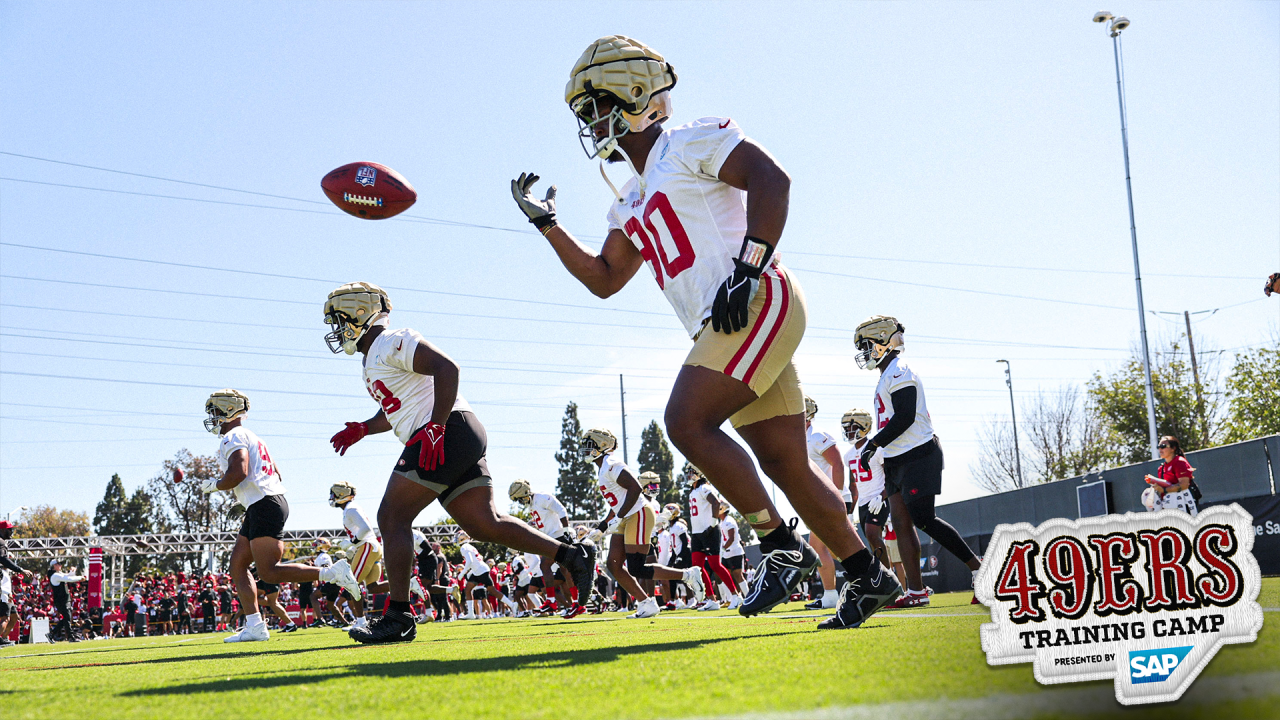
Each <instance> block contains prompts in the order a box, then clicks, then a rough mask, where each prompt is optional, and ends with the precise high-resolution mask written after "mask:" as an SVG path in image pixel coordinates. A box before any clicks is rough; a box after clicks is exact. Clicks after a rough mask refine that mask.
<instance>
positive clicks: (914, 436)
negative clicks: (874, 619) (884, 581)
mask: <svg viewBox="0 0 1280 720" xmlns="http://www.w3.org/2000/svg"><path fill="white" fill-rule="evenodd" d="M904 332H906V328H905V327H903V325H902V323H900V322H898V320H897V318H893V317H889V316H887V315H876V316H874V317H871V318H868V319H867V320H864V321H863V322H862V324H860V325H858V328H857V329H856V330H855V331H854V335H853V342H854V347H856V348H857V355H856V356H855V357H854V359H855V361H856V362H857V363H858V367H860V368H862V369H864V370H879V371H880V382H879V383H878V384H877V385H876V395H875V414H876V434H875V435H872V436H871V437H870V438H868V439H867V442H866V443H864V444H863V445H862V448H861V449H860V450H859V451H858V457H859V463H860V464H861V466H862V467H870V466H871V464H872V457H873V456H874V455H875V454H876V452H877V450H880V451H881V454H882V456H883V458H884V484H885V493H886V494H887V495H888V497H889V512H890V513H892V515H893V525H894V528H895V529H896V530H897V535H898V551H899V552H900V553H901V554H902V564H903V567H904V568H905V570H906V573H907V587H908V589H907V593H906V594H905V595H903V596H902V598H901V599H900V600H899V601H898V602H896V603H895V604H894V606H895V607H922V606H925V605H928V604H929V591H928V590H926V588H925V587H924V582H923V581H922V579H921V577H920V538H919V536H917V535H916V533H915V528H920V529H921V530H924V531H925V532H926V533H928V534H929V537H931V538H933V539H934V540H937V541H938V544H939V545H942V547H944V548H946V549H947V550H948V551H950V552H951V554H952V555H955V556H956V557H957V558H959V559H960V562H963V563H964V564H965V565H968V566H969V569H970V570H972V571H973V576H974V577H977V574H978V568H979V567H980V566H981V564H982V563H981V561H979V560H978V557H977V556H976V555H974V554H973V551H972V550H970V549H969V546H968V545H967V544H965V541H964V538H962V537H960V533H958V532H956V529H955V528H953V527H951V525H949V524H948V523H947V522H946V521H945V520H943V519H941V518H939V517H938V516H937V514H936V513H935V512H934V500H935V499H936V498H937V495H938V493H940V492H942V467H943V458H942V446H941V445H940V444H939V443H938V438H937V437H936V436H935V435H934V434H933V421H932V420H931V419H930V417H929V408H928V405H927V404H926V403H925V397H924V384H923V383H921V382H920V378H919V377H918V376H917V375H916V374H915V372H913V371H912V370H911V368H910V367H909V366H908V365H907V363H906V361H905V360H903V359H902V357H901V356H902V349H903V333H904Z"/></svg>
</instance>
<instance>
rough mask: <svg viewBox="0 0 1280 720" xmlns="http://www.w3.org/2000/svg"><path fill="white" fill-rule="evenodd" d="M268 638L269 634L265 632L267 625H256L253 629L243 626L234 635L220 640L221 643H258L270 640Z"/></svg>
mask: <svg viewBox="0 0 1280 720" xmlns="http://www.w3.org/2000/svg"><path fill="white" fill-rule="evenodd" d="M270 637H271V633H269V632H267V624H266V623H258V624H257V625H254V626H253V627H249V626H248V625H246V626H244V627H243V628H241V629H240V632H238V633H236V634H235V635H230V636H227V637H224V638H222V642H229V643H230V642H260V641H262V640H267V639H270Z"/></svg>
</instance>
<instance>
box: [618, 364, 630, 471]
mask: <svg viewBox="0 0 1280 720" xmlns="http://www.w3.org/2000/svg"><path fill="white" fill-rule="evenodd" d="M618 397H619V399H621V400H622V462H623V463H629V462H631V461H630V460H628V459H627V391H626V390H625V389H624V388H623V387H622V373H618Z"/></svg>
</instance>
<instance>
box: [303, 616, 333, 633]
mask: <svg viewBox="0 0 1280 720" xmlns="http://www.w3.org/2000/svg"><path fill="white" fill-rule="evenodd" d="M328 626H329V623H327V622H325V621H323V620H321V619H320V618H316V619H315V620H313V621H311V622H310V623H309V624H307V625H303V627H305V628H307V629H308V630H310V629H313V628H322V627H328Z"/></svg>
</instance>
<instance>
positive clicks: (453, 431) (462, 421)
mask: <svg viewBox="0 0 1280 720" xmlns="http://www.w3.org/2000/svg"><path fill="white" fill-rule="evenodd" d="M415 432H416V431H415ZM488 445H489V436H488V435H487V434H485V431H484V426H483V425H481V424H480V420H479V419H478V418H476V416H475V413H473V412H471V411H470V410H454V411H453V412H451V413H449V419H448V420H447V421H446V422H445V426H444V464H443V465H440V466H438V467H436V469H435V470H424V469H422V466H421V465H420V464H419V462H418V461H419V458H420V457H421V453H422V441H421V440H420V441H418V442H415V443H410V444H408V445H406V446H405V447H404V452H403V453H401V454H400V459H399V460H397V461H396V469H395V470H393V471H392V475H397V476H399V477H402V478H405V479H406V480H412V481H413V482H416V483H418V484H419V485H422V486H423V487H425V488H428V489H430V490H434V491H435V492H436V493H437V495H438V496H439V500H440V507H443V508H446V509H447V508H448V507H449V503H450V502H452V501H453V499H454V498H455V497H457V496H458V495H460V494H462V493H463V492H465V491H467V490H470V489H471V488H473V487H489V486H490V485H492V484H493V482H492V480H490V478H489V463H488V462H487V461H486V460H485V457H484V456H485V452H486V450H487V448H488Z"/></svg>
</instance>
